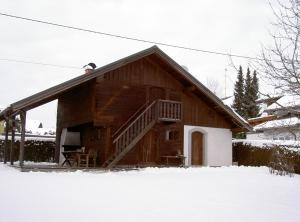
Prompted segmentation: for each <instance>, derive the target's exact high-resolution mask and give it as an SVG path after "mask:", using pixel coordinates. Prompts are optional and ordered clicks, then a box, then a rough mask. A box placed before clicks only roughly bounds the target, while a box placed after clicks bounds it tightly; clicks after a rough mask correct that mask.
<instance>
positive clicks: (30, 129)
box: [26, 119, 55, 135]
mask: <svg viewBox="0 0 300 222" xmlns="http://www.w3.org/2000/svg"><path fill="white" fill-rule="evenodd" d="M26 133H27V134H34V135H55V129H53V128H44V127H43V123H42V122H41V121H39V120H31V119H29V120H26Z"/></svg>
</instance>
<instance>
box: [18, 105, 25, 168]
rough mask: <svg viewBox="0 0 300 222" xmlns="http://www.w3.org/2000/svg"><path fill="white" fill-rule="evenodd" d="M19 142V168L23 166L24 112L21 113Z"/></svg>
mask: <svg viewBox="0 0 300 222" xmlns="http://www.w3.org/2000/svg"><path fill="white" fill-rule="evenodd" d="M20 117H21V141H20V155H19V164H20V167H23V165H24V143H25V126H26V111H23V110H22V111H21V113H20Z"/></svg>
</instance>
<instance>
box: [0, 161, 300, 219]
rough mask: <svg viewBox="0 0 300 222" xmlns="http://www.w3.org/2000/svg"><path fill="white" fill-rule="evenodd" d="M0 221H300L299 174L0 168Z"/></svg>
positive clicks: (232, 169) (255, 170) (258, 170)
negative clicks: (24, 171)
mask: <svg viewBox="0 0 300 222" xmlns="http://www.w3.org/2000/svg"><path fill="white" fill-rule="evenodd" d="M0 178H1V183H0V196H1V198H0V221H22V222H40V221H43V222H50V221H51V222H52V221H72V222H77V221H78V222H79V221H80V222H82V221H105V222H111V221H128V222H129V221H130V222H135V221H138V222H141V221H142V222H148V221H149V222H154V221H155V222H160V221H162V222H165V221H174V222H177V221H178V222H179V221H180V222H182V221H189V222H199V221H218V222H222V221H230V222H240V221H245V222H247V221H251V222H253V221H256V222H260V221H263V222H265V221H272V222H277V221H297V220H299V218H300V211H299V209H300V176H299V175H295V176H294V177H287V176H286V177H283V176H274V175H270V174H269V172H268V168H266V167H260V168H253V167H221V168H208V167H203V168H188V169H184V168H164V169H158V168H147V169H143V170H137V171H122V172H103V171H102V172H93V173H92V172H90V173H88V172H82V171H76V172H64V173H53V172H52V173H42V172H29V173H21V172H19V171H17V170H16V169H13V168H10V167H8V166H4V165H3V164H0Z"/></svg>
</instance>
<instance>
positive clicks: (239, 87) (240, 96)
mask: <svg viewBox="0 0 300 222" xmlns="http://www.w3.org/2000/svg"><path fill="white" fill-rule="evenodd" d="M243 102H244V76H243V69H242V66H240V67H239V71H238V75H237V81H236V82H235V84H234V100H233V104H232V107H233V109H234V110H235V111H236V112H237V113H238V114H239V115H241V116H244V108H243Z"/></svg>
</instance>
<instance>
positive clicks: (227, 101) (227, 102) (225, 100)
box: [222, 96, 234, 107]
mask: <svg viewBox="0 0 300 222" xmlns="http://www.w3.org/2000/svg"><path fill="white" fill-rule="evenodd" d="M233 100H234V97H233V96H227V97H225V98H222V102H223V103H224V104H225V105H227V106H229V107H231V106H232V104H233Z"/></svg>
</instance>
